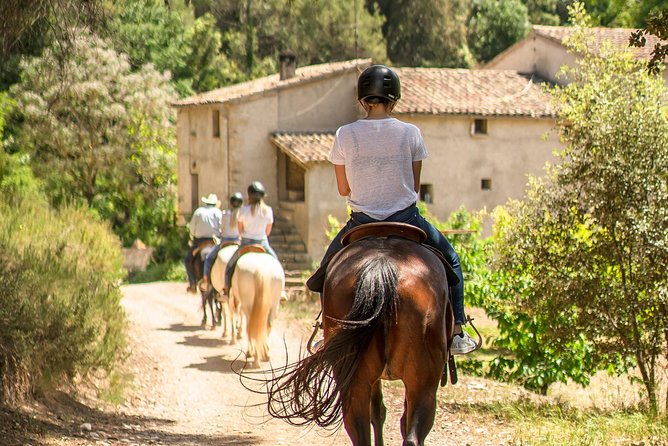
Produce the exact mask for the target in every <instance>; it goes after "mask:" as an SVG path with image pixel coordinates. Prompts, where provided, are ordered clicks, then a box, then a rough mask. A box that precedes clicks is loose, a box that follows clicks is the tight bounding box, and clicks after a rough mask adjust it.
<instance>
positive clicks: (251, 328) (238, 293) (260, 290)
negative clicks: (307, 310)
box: [229, 245, 285, 368]
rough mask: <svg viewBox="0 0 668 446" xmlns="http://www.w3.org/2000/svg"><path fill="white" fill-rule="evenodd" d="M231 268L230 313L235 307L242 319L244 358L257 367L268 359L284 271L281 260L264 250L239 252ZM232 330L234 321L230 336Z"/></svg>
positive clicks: (283, 281) (283, 280) (233, 325)
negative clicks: (246, 344) (243, 326)
mask: <svg viewBox="0 0 668 446" xmlns="http://www.w3.org/2000/svg"><path fill="white" fill-rule="evenodd" d="M252 247H253V245H250V246H247V247H243V248H240V249H244V250H245V249H247V248H252ZM260 249H261V248H260ZM234 271H235V272H234V275H233V276H232V283H231V285H230V298H229V300H230V312H231V313H232V314H235V313H236V307H237V306H238V308H239V310H240V314H241V317H242V318H243V319H245V321H246V335H247V339H248V350H247V352H246V353H247V357H249V358H253V363H252V365H251V366H252V367H254V368H258V367H260V362H261V361H269V344H268V339H269V335H270V334H271V327H272V322H273V319H274V317H275V315H276V312H277V311H278V305H279V303H280V300H281V293H282V292H283V287H284V286H285V272H284V271H283V266H281V262H279V261H278V260H277V259H276V258H274V257H273V256H272V255H270V254H267V253H264V252H247V253H245V254H243V255H241V256H240V257H239V260H238V262H237V265H236V268H235V270H234ZM234 330H235V324H234V323H233V324H232V333H233V339H234Z"/></svg>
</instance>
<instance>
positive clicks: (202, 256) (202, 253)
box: [193, 240, 221, 328]
mask: <svg viewBox="0 0 668 446" xmlns="http://www.w3.org/2000/svg"><path fill="white" fill-rule="evenodd" d="M213 247H214V242H213V240H207V241H205V242H203V243H200V244H199V246H198V247H197V248H195V250H194V251H193V272H194V273H195V279H196V280H197V282H199V281H200V280H201V279H202V277H203V276H204V261H205V260H206V256H207V255H208V254H209V253H210V252H211V250H212V249H213ZM200 296H201V298H202V322H201V325H202V327H205V326H206V323H207V314H206V307H207V304H208V305H209V309H210V311H211V327H212V328H214V327H215V326H216V324H217V322H218V321H219V320H220V313H221V307H220V304H219V303H218V302H215V301H214V298H213V292H212V291H211V289H209V290H208V291H202V290H200Z"/></svg>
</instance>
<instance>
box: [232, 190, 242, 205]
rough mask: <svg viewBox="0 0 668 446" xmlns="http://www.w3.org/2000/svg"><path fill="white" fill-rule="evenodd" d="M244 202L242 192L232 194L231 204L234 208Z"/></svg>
mask: <svg viewBox="0 0 668 446" xmlns="http://www.w3.org/2000/svg"><path fill="white" fill-rule="evenodd" d="M243 202H244V196H243V195H241V192H235V193H233V194H232V195H230V204H231V205H232V207H234V208H238V207H239V206H241V205H242V204H243Z"/></svg>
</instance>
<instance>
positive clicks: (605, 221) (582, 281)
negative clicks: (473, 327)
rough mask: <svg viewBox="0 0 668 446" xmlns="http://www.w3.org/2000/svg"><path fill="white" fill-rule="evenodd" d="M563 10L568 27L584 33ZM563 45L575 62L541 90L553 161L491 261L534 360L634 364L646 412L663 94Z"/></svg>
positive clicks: (610, 63)
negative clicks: (530, 334) (528, 334)
mask: <svg viewBox="0 0 668 446" xmlns="http://www.w3.org/2000/svg"><path fill="white" fill-rule="evenodd" d="M574 13H575V14H576V18H577V21H576V24H577V25H579V27H578V28H577V29H582V27H583V26H587V25H589V23H588V22H587V21H586V16H585V15H584V13H583V12H582V10H581V9H578V7H576V8H575V9H574ZM569 46H570V48H571V50H572V51H574V52H575V53H577V54H578V55H580V57H581V58H580V59H579V60H578V62H576V65H575V66H574V67H572V68H571V69H567V70H566V72H567V74H568V76H569V79H571V80H572V82H571V83H569V84H568V85H567V86H565V87H556V88H555V89H554V90H553V94H554V97H555V98H556V101H557V102H558V104H559V130H560V133H561V136H562V141H563V143H564V144H565V149H564V150H563V151H562V152H561V154H560V156H561V162H560V163H559V164H558V165H554V166H551V167H550V168H549V170H548V178H547V179H545V180H539V179H534V180H533V181H532V182H531V185H530V188H529V190H528V197H527V199H526V200H525V201H522V202H514V203H512V204H511V205H509V206H508V212H509V214H508V215H509V217H506V218H504V219H502V220H500V221H499V225H498V226H497V230H498V233H497V235H498V239H497V240H498V243H497V244H496V245H495V247H494V252H495V253H496V254H497V256H498V257H497V259H496V263H495V264H496V267H497V268H498V269H499V271H501V272H503V274H504V279H506V281H507V282H506V284H509V285H510V286H509V287H508V288H506V290H514V291H512V294H510V295H509V296H508V297H507V300H506V302H507V305H506V309H508V310H509V311H510V312H511V313H514V314H525V315H526V319H527V320H531V321H534V323H536V322H539V324H538V327H539V329H540V330H538V331H536V332H534V335H535V336H537V337H538V339H537V340H538V342H539V345H540V346H541V348H540V349H539V350H537V351H536V354H539V352H541V351H542V352H543V354H544V355H545V361H554V360H555V358H561V357H562V356H563V355H567V356H568V355H572V353H573V352H574V351H577V349H574V346H576V345H580V349H582V348H585V349H587V350H589V351H585V353H586V355H585V356H583V362H581V365H582V367H585V364H588V365H586V367H587V368H589V370H590V373H591V372H593V370H596V369H597V368H608V369H610V370H617V371H626V370H628V369H629V368H630V367H632V366H636V367H637V368H638V370H639V372H640V375H641V379H642V382H643V384H644V387H645V390H646V392H647V396H648V400H649V405H650V407H651V408H652V410H654V411H656V410H657V402H658V401H659V399H658V395H657V392H658V387H657V380H658V376H657V372H658V370H660V368H661V367H662V365H661V364H665V361H666V360H668V285H667V283H666V277H665V271H666V268H668V208H666V205H665V203H668V109H667V108H666V107H667V106H666V104H667V99H668V96H667V95H666V87H665V85H664V82H663V80H662V78H661V77H660V76H657V75H652V74H649V73H648V72H647V71H645V70H643V69H642V68H643V67H644V64H645V62H642V61H637V60H635V59H634V57H633V56H632V54H631V53H630V52H623V53H620V52H619V50H616V49H614V48H612V47H604V48H602V49H599V51H600V52H599V51H597V52H596V53H595V54H594V53H592V52H590V51H589V50H588V45H587V42H586V33H584V32H576V33H575V37H574V38H573V40H572V41H571V42H570V43H569ZM504 222H505V223H504ZM512 284H515V285H514V286H513V285H512ZM504 299H505V298H503V299H502V300H504ZM587 358H588V359H587ZM585 359H586V361H585ZM569 363H570V364H572V362H569ZM564 364H566V362H564ZM566 370H569V369H566ZM585 370H586V369H585ZM575 371H576V372H578V373H581V370H580V371H577V369H576V370H575Z"/></svg>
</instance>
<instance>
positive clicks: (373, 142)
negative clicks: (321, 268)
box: [313, 65, 476, 355]
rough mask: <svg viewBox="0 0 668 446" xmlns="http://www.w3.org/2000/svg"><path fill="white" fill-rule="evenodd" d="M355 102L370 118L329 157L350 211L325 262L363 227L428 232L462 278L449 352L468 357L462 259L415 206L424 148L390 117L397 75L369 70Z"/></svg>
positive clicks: (354, 126)
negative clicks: (401, 226)
mask: <svg viewBox="0 0 668 446" xmlns="http://www.w3.org/2000/svg"><path fill="white" fill-rule="evenodd" d="M357 98H358V100H359V102H360V104H361V105H362V107H363V108H364V110H365V111H366V117H365V118H364V119H359V120H357V121H355V122H353V123H350V124H347V125H344V126H341V127H339V129H338V130H337V131H336V137H335V139H334V145H333V147H332V150H331V152H330V156H329V160H330V161H331V162H332V164H334V172H335V174H336V184H337V188H338V191H339V194H340V195H341V196H344V197H346V198H347V201H348V204H349V206H350V208H351V209H352V212H351V214H350V218H349V220H348V222H347V223H346V225H345V226H344V227H343V228H342V229H341V230H340V231H339V233H338V234H337V235H336V237H335V238H334V240H332V242H331V244H330V245H329V248H328V249H327V252H326V253H325V256H324V258H323V260H322V262H321V264H324V262H326V261H327V260H329V259H331V258H332V256H333V255H334V254H336V253H337V252H338V251H339V250H341V249H342V248H343V246H342V245H341V238H342V237H343V235H344V234H345V233H347V232H348V231H350V230H351V229H352V228H354V227H356V226H359V225H361V224H364V223H372V222H402V223H408V224H410V225H413V226H417V227H418V228H420V229H422V230H423V231H424V232H425V233H426V234H427V240H426V242H425V243H426V244H427V245H429V246H432V247H434V248H436V249H437V250H438V251H440V252H441V253H442V254H443V256H444V257H445V259H446V260H447V262H448V263H449V264H450V266H451V267H452V269H453V270H454V271H455V273H456V274H457V276H458V277H459V283H458V284H457V285H456V286H454V287H452V288H451V295H452V303H453V307H454V308H453V309H454V314H455V324H456V326H455V336H454V338H453V341H452V346H451V352H452V353H453V354H460V355H461V354H466V353H470V352H472V351H473V350H475V349H476V343H475V341H474V340H473V339H471V337H470V336H469V335H468V334H467V333H466V332H465V331H463V330H462V325H464V324H465V323H466V315H465V313H464V277H463V275H462V268H461V264H460V261H459V256H458V255H457V253H456V252H455V250H454V248H453V247H452V245H451V244H450V243H449V242H448V241H447V240H446V238H445V237H444V236H443V234H442V233H441V232H440V231H439V230H438V229H436V228H435V227H434V226H433V225H432V224H431V223H429V222H428V221H427V220H425V219H424V217H422V216H421V215H420V212H419V210H418V208H417V206H416V202H417V199H418V191H419V190H420V173H421V170H422V160H424V159H426V158H427V149H426V146H425V144H424V141H423V139H422V135H421V133H420V130H419V129H418V128H417V127H416V126H415V125H413V124H409V123H406V122H403V121H400V120H398V119H396V118H393V117H391V116H390V113H391V112H392V110H393V109H394V107H395V105H396V104H397V101H399V99H400V98H401V84H400V81H399V76H397V74H396V73H395V72H394V71H393V70H392V69H390V68H388V67H386V66H384V65H372V66H370V67H368V68H367V69H366V70H364V71H363V72H362V74H361V75H360V76H359V78H358V82H357ZM313 291H318V292H321V291H322V290H313Z"/></svg>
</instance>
